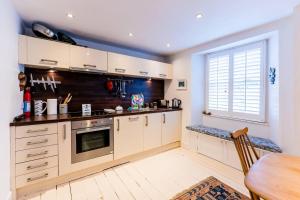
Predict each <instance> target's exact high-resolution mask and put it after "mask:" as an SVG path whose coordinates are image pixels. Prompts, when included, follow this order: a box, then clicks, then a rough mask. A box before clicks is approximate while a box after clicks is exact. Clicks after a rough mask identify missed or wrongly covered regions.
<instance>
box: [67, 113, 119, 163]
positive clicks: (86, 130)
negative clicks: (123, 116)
mask: <svg viewBox="0 0 300 200" xmlns="http://www.w3.org/2000/svg"><path fill="white" fill-rule="evenodd" d="M113 132H114V131H113V119H112V118H101V119H91V120H82V121H73V122H72V137H71V141H72V147H71V148H72V151H71V152H72V155H71V161H72V164H74V163H78V162H82V161H86V160H89V159H93V158H97V157H101V156H105V155H109V154H113V150H114V146H113V143H114V138H113Z"/></svg>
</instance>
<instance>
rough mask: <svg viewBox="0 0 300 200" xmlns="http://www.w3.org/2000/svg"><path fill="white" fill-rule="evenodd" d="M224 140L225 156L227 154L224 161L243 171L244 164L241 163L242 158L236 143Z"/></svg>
mask: <svg viewBox="0 0 300 200" xmlns="http://www.w3.org/2000/svg"><path fill="white" fill-rule="evenodd" d="M223 142H224V145H225V146H224V156H225V160H224V163H225V164H227V165H229V166H231V167H234V168H236V169H238V170H241V171H242V165H241V162H240V158H239V155H238V152H237V150H236V148H235V145H234V143H233V142H231V141H225V140H224V141H223Z"/></svg>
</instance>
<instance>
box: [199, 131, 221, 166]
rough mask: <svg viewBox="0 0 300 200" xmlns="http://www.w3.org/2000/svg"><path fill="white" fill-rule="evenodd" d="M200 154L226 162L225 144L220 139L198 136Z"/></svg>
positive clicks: (203, 135)
mask: <svg viewBox="0 0 300 200" xmlns="http://www.w3.org/2000/svg"><path fill="white" fill-rule="evenodd" d="M198 153H201V154H203V155H206V156H208V157H210V158H213V159H215V160H218V161H221V162H224V160H225V157H224V143H223V140H220V139H219V138H216V137H213V136H209V135H205V134H199V135H198Z"/></svg>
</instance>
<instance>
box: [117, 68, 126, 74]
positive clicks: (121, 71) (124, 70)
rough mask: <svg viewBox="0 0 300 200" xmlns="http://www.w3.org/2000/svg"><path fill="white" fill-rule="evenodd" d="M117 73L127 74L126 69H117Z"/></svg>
mask: <svg viewBox="0 0 300 200" xmlns="http://www.w3.org/2000/svg"><path fill="white" fill-rule="evenodd" d="M115 72H119V73H125V72H126V69H120V68H115Z"/></svg>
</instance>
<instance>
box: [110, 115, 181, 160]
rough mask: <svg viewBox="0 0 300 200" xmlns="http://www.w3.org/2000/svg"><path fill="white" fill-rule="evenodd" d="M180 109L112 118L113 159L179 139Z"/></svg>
mask: <svg viewBox="0 0 300 200" xmlns="http://www.w3.org/2000/svg"><path fill="white" fill-rule="evenodd" d="M180 136H181V111H172V112H164V113H151V114H145V115H134V116H123V117H116V118H114V159H119V158H122V157H125V156H129V155H132V154H136V153H139V152H142V151H146V150H150V149H153V148H156V147H160V146H162V145H166V144H171V143H174V142H178V141H180Z"/></svg>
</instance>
